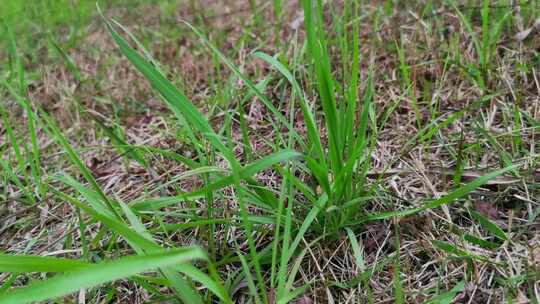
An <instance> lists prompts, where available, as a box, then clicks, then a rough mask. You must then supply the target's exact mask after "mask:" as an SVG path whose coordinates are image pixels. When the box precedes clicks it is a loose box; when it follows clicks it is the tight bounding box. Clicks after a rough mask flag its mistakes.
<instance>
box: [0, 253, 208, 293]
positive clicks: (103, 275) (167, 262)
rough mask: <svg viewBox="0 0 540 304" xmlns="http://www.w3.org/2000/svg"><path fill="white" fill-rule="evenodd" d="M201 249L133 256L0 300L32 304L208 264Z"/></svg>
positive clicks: (18, 290)
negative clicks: (140, 276)
mask: <svg viewBox="0 0 540 304" xmlns="http://www.w3.org/2000/svg"><path fill="white" fill-rule="evenodd" d="M205 259H206V254H205V253H204V252H203V251H202V250H201V249H199V248H182V249H175V250H170V251H163V252H160V253H155V254H148V255H141V256H130V257H125V258H120V259H118V260H115V261H111V262H104V263H99V264H95V265H92V266H89V267H86V268H83V269H80V270H76V271H73V272H71V273H69V274H66V275H59V276H55V277H53V278H51V279H48V280H45V281H39V282H36V283H32V284H30V285H29V286H27V287H22V288H18V289H15V290H13V291H11V292H8V293H7V294H5V295H1V296H0V302H1V303H4V304H18V303H30V302H36V301H44V300H48V299H53V298H57V297H60V296H64V295H68V294H70V293H73V292H75V291H77V290H80V289H83V288H90V287H94V286H97V285H100V284H103V283H107V282H111V281H115V280H118V279H122V278H126V277H129V276H132V275H135V274H138V273H141V272H145V271H149V270H154V269H157V268H161V267H171V266H174V265H177V264H179V263H187V262H190V261H192V260H205Z"/></svg>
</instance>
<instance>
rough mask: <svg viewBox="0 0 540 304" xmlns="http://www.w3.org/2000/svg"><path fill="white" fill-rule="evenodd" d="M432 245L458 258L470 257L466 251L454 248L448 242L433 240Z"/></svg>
mask: <svg viewBox="0 0 540 304" xmlns="http://www.w3.org/2000/svg"><path fill="white" fill-rule="evenodd" d="M431 243H432V244H433V245H435V247H437V248H439V249H441V250H442V251H445V252H447V253H450V254H454V255H457V256H469V254H468V253H467V252H465V251H464V250H462V249H460V248H458V247H457V246H454V245H452V244H450V243H448V242H444V241H439V240H432V241H431Z"/></svg>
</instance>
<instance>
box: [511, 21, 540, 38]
mask: <svg viewBox="0 0 540 304" xmlns="http://www.w3.org/2000/svg"><path fill="white" fill-rule="evenodd" d="M538 31H540V18H538V19H536V20H535V21H534V24H533V26H531V27H530V28H528V29H526V30H523V31H521V32H519V33H517V34H516V35H515V36H514V39H515V40H517V41H520V42H521V41H523V40H525V39H527V38H528V37H529V36H531V35H532V34H536V33H537V32H538Z"/></svg>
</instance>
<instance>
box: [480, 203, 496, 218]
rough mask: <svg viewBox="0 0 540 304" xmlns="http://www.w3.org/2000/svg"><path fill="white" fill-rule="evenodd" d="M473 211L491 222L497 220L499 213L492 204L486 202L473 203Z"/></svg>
mask: <svg viewBox="0 0 540 304" xmlns="http://www.w3.org/2000/svg"><path fill="white" fill-rule="evenodd" d="M474 209H475V210H476V211H478V212H479V213H481V214H483V215H485V216H486V217H489V218H490V219H492V220H496V219H498V218H499V211H498V210H497V207H496V206H494V205H493V204H492V203H489V202H486V201H475V202H474Z"/></svg>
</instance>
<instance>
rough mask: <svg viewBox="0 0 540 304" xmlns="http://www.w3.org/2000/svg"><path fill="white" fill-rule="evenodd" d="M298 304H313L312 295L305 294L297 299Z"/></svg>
mask: <svg viewBox="0 0 540 304" xmlns="http://www.w3.org/2000/svg"><path fill="white" fill-rule="evenodd" d="M296 304H313V300H312V299H311V298H310V297H308V296H306V295H303V296H302V297H300V299H298V300H297V301H296Z"/></svg>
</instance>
